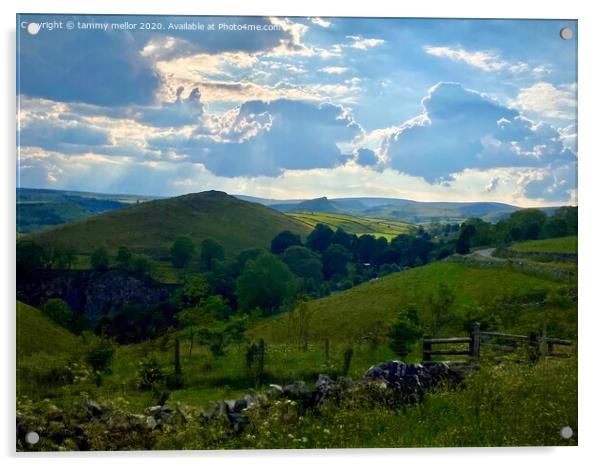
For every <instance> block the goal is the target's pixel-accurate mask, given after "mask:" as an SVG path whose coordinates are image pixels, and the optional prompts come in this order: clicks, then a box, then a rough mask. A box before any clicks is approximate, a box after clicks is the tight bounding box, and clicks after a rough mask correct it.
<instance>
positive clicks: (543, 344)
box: [539, 325, 550, 356]
mask: <svg viewBox="0 0 602 466" xmlns="http://www.w3.org/2000/svg"><path fill="white" fill-rule="evenodd" d="M539 351H540V352H541V354H542V356H547V355H548V353H550V346H549V343H548V336H547V329H546V326H545V325H544V326H543V328H542V329H541V341H540V344H539Z"/></svg>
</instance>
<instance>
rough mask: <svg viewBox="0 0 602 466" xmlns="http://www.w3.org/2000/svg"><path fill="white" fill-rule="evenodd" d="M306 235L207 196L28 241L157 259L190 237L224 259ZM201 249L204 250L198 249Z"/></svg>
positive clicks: (272, 217)
mask: <svg viewBox="0 0 602 466" xmlns="http://www.w3.org/2000/svg"><path fill="white" fill-rule="evenodd" d="M283 230H290V231H292V232H294V233H297V234H299V235H301V236H306V235H307V234H308V233H309V232H310V228H309V227H308V226H306V225H305V224H303V223H301V222H299V221H297V220H295V219H292V218H290V217H287V216H286V215H284V214H281V213H279V212H277V211H275V210H272V209H269V208H267V207H264V206H261V205H259V204H252V203H248V202H244V201H241V200H238V199H236V198H234V197H232V196H228V195H227V194H225V193H221V192H216V191H209V192H204V193H198V194H189V195H186V196H180V197H175V198H170V199H161V200H155V201H149V202H144V203H141V204H138V205H135V206H132V207H128V208H126V209H121V210H117V211H112V212H107V213H103V214H99V215H95V216H93V217H89V218H86V219H83V220H79V221H76V222H72V223H69V224H66V225H59V226H56V227H52V228H47V229H44V230H42V231H38V232H34V233H31V234H28V235H25V237H27V238H30V239H32V240H33V241H35V242H37V243H39V244H41V245H44V246H52V247H56V248H74V249H75V250H76V252H77V253H79V254H90V253H91V252H92V251H94V250H95V249H96V248H99V247H101V246H102V247H105V248H106V249H107V250H108V251H109V253H115V252H116V250H117V248H118V247H119V246H127V247H129V248H130V249H131V250H132V251H133V252H136V253H142V254H147V255H150V256H151V257H154V258H159V259H161V258H165V257H167V258H169V249H170V247H171V245H172V243H173V242H174V240H176V239H177V238H178V237H181V236H187V237H190V238H191V239H192V241H193V242H194V243H195V244H196V246H197V248H198V247H200V244H201V242H202V241H203V240H204V239H207V238H211V239H215V240H217V241H218V242H220V243H221V244H222V246H223V247H224V248H225V250H226V254H228V255H235V254H237V253H239V252H241V251H243V250H245V249H250V248H255V247H263V248H269V246H270V242H271V241H272V239H273V238H274V237H275V236H276V235H277V234H278V233H280V232H281V231H283ZM199 250H200V249H199Z"/></svg>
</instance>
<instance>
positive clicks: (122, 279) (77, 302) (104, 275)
mask: <svg viewBox="0 0 602 466" xmlns="http://www.w3.org/2000/svg"><path fill="white" fill-rule="evenodd" d="M173 288H174V287H173V286H170V285H164V284H161V283H158V282H155V281H154V280H152V279H151V278H148V277H144V276H141V275H135V274H132V273H129V272H126V271H124V270H106V271H92V270H47V271H39V272H37V273H35V274H33V275H31V276H17V299H18V300H20V301H23V302H25V303H27V304H30V305H33V306H39V305H41V304H43V303H44V302H45V301H47V300H48V299H51V298H60V299H62V300H64V301H66V302H67V303H68V304H69V305H70V306H71V307H72V308H73V309H74V310H77V311H79V312H82V313H83V314H84V315H85V316H86V317H88V318H89V319H91V320H98V319H100V318H101V317H102V316H104V315H105V314H107V313H108V312H109V311H110V310H111V309H115V308H118V307H121V306H122V305H126V304H131V305H139V306H149V307H150V306H154V305H155V304H157V303H159V302H161V301H165V300H166V299H168V298H169V296H170V294H171V292H172V291H173Z"/></svg>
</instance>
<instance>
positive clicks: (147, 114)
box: [133, 86, 204, 127]
mask: <svg viewBox="0 0 602 466" xmlns="http://www.w3.org/2000/svg"><path fill="white" fill-rule="evenodd" d="M183 93H184V87H182V86H181V87H179V88H178V89H177V91H176V99H175V100H174V101H173V102H166V103H163V104H162V105H161V106H159V107H145V108H139V109H137V110H135V111H134V112H133V113H134V118H135V119H137V120H138V121H140V122H142V123H145V124H148V125H151V126H156V127H178V126H185V125H193V124H199V122H200V120H201V118H202V117H203V113H204V109H203V104H202V102H201V92H200V91H199V89H198V88H194V89H193V90H192V91H191V92H190V94H189V95H188V97H186V98H182V94H183Z"/></svg>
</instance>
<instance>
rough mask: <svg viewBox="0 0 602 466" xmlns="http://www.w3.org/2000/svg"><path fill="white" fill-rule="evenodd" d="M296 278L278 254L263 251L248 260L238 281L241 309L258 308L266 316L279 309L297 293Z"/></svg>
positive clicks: (237, 290) (247, 310)
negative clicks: (253, 258)
mask: <svg viewBox="0 0 602 466" xmlns="http://www.w3.org/2000/svg"><path fill="white" fill-rule="evenodd" d="M295 288H296V286H295V277H294V275H293V274H292V272H291V271H290V269H289V268H288V267H287V265H286V264H285V263H284V262H282V261H281V260H280V259H279V258H278V257H276V256H274V255H273V254H269V253H263V254H262V255H260V256H258V257H257V258H256V259H255V260H249V261H247V263H246V264H245V267H244V269H243V271H242V273H241V275H240V277H238V279H237V280H236V296H237V298H238V304H239V308H240V309H241V310H243V311H246V312H249V311H250V310H251V309H253V308H255V307H259V308H261V309H262V312H263V314H264V315H268V314H271V313H273V312H275V311H276V309H278V307H280V306H281V305H282V304H283V303H284V302H285V301H286V300H287V299H290V298H291V297H292V296H293V294H294V292H295Z"/></svg>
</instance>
